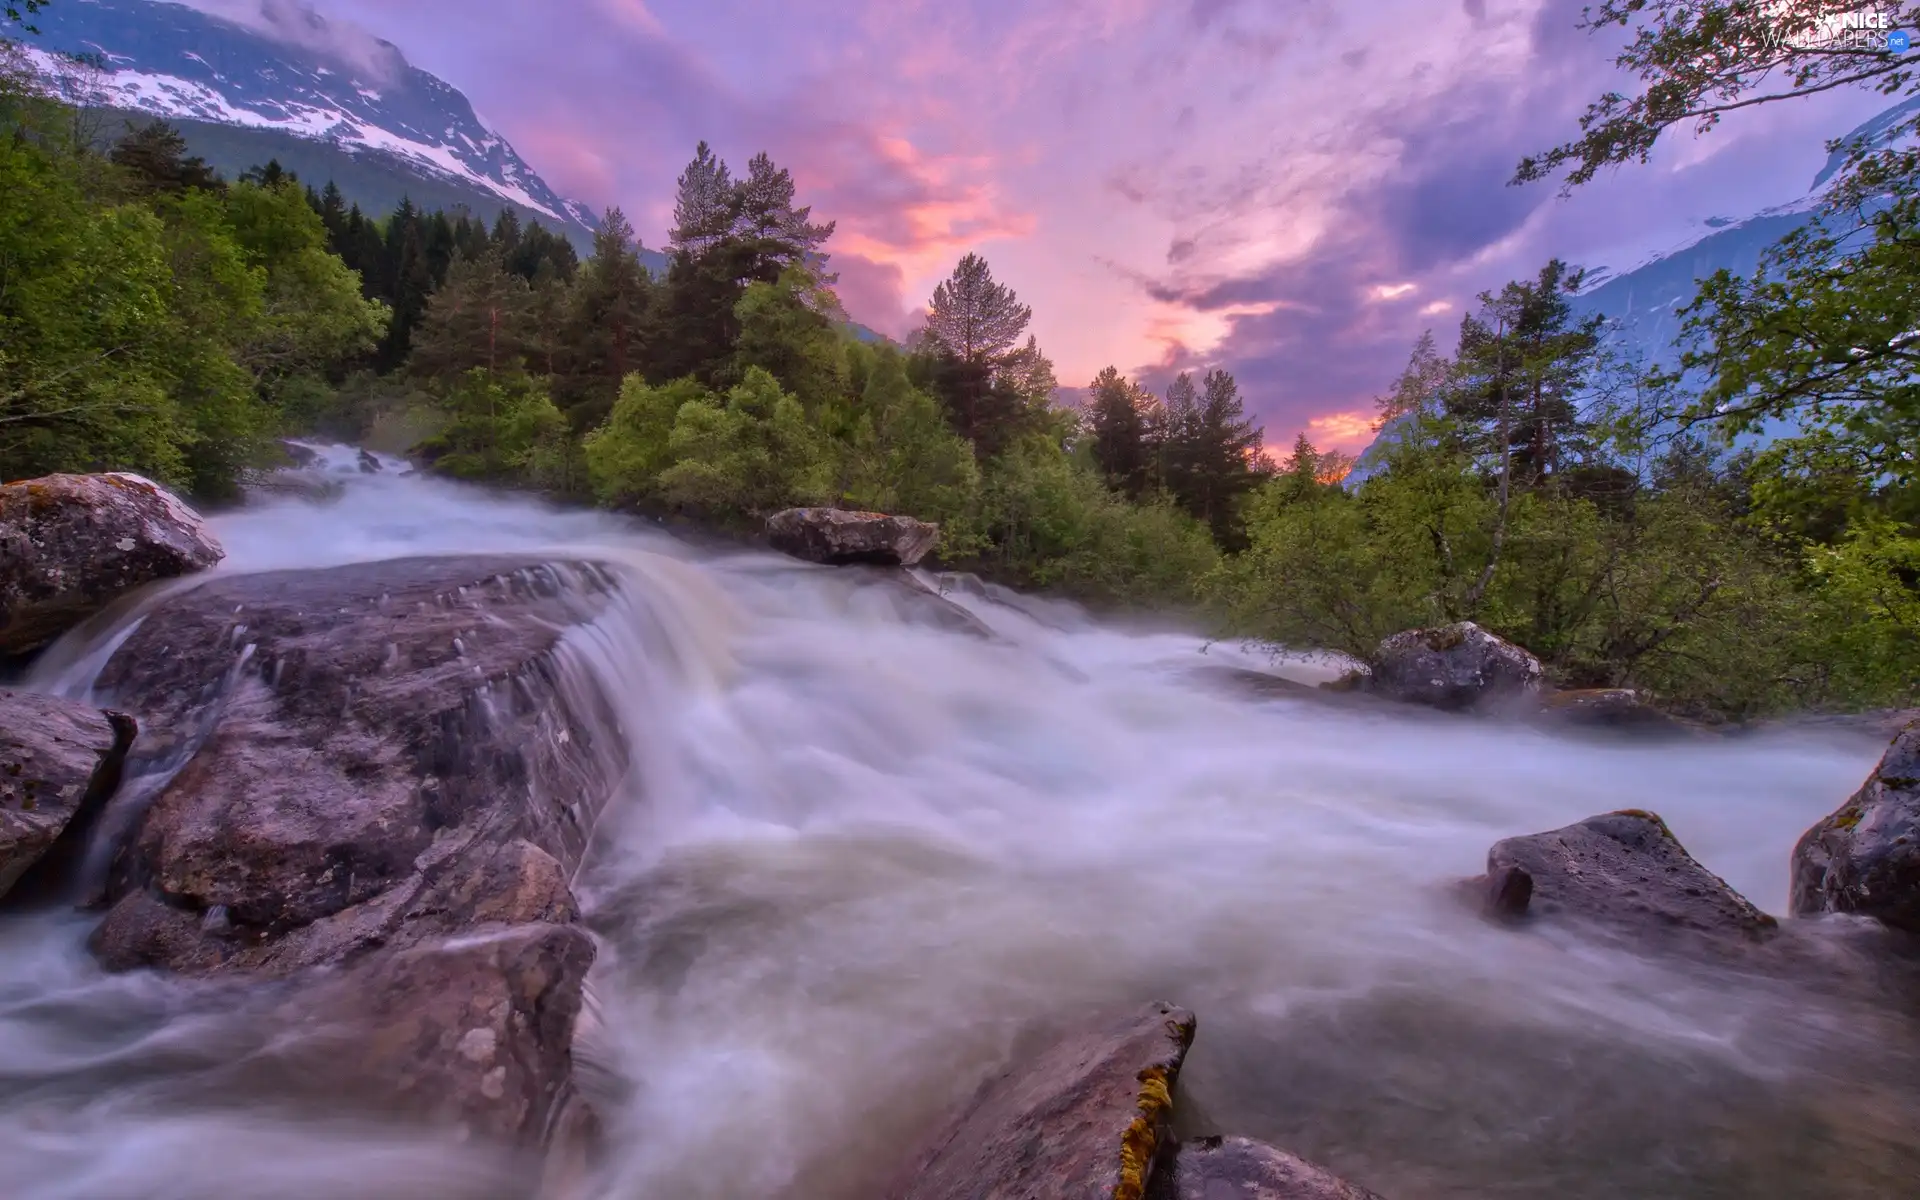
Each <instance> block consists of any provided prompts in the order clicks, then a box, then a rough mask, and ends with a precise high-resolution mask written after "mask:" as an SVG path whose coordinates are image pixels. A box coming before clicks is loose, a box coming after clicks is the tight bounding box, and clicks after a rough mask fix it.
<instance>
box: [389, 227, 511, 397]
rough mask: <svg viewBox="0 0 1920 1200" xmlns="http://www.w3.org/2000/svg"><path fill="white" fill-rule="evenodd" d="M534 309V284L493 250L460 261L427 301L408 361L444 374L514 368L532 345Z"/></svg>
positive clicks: (411, 366) (412, 367)
mask: <svg viewBox="0 0 1920 1200" xmlns="http://www.w3.org/2000/svg"><path fill="white" fill-rule="evenodd" d="M533 307H534V306H533V289H532V287H530V286H529V285H528V283H527V281H526V280H524V279H522V278H520V276H518V275H514V274H512V273H510V272H509V271H508V270H507V269H506V267H505V266H504V265H503V264H502V262H501V260H500V254H499V252H498V251H497V250H492V249H489V250H486V251H483V252H482V253H481V254H480V255H479V257H477V258H461V259H458V260H456V261H455V262H454V264H453V265H452V267H450V268H449V269H448V271H447V279H446V282H445V283H443V284H441V285H440V287H439V288H438V289H436V290H435V291H434V293H433V295H432V297H431V298H429V300H428V301H427V309H426V313H425V314H424V315H423V317H422V318H421V321H420V325H419V328H417V329H416V330H414V333H413V339H412V351H411V354H410V356H409V358H408V364H407V365H408V367H409V369H410V370H412V371H413V372H414V373H416V374H420V375H428V376H438V377H442V378H453V377H457V376H463V375H465V374H466V373H467V372H469V371H473V370H481V371H485V372H486V373H487V374H488V375H497V374H499V373H500V372H502V371H507V370H518V369H519V367H520V366H521V364H522V363H523V361H524V360H525V359H527V358H528V357H529V356H530V355H531V354H532V353H533V351H534V349H535V346H536V341H535V339H536V328H535V325H534V311H533Z"/></svg>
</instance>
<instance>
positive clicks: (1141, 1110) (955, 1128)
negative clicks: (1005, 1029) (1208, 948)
mask: <svg viewBox="0 0 1920 1200" xmlns="http://www.w3.org/2000/svg"><path fill="white" fill-rule="evenodd" d="M1193 1034H1194V1017H1193V1014H1192V1013H1190V1012H1187V1011H1186V1010H1185V1009H1181V1008H1176V1007H1174V1006H1173V1005H1171V1004H1152V1005H1148V1006H1147V1007H1146V1008H1145V1009H1143V1010H1141V1011H1140V1012H1138V1013H1135V1014H1134V1015H1132V1016H1130V1017H1127V1018H1124V1019H1120V1020H1115V1021H1111V1022H1108V1023H1105V1024H1100V1025H1097V1026H1095V1027H1093V1028H1089V1029H1086V1030H1083V1031H1080V1032H1077V1033H1072V1034H1068V1035H1066V1036H1064V1037H1061V1038H1059V1039H1058V1040H1056V1041H1054V1042H1053V1043H1052V1044H1051V1045H1050V1046H1049V1047H1048V1048H1046V1049H1044V1050H1043V1051H1041V1052H1040V1053H1038V1054H1035V1055H1033V1056H1031V1057H1025V1058H1023V1059H1022V1060H1021V1061H1019V1062H1017V1063H1016V1064H1015V1065H1013V1066H1012V1067H1011V1068H1009V1069H1008V1070H1007V1071H1006V1072H1004V1073H1003V1074H1001V1075H999V1076H998V1077H996V1078H994V1079H992V1080H990V1081H988V1082H987V1083H986V1084H985V1085H984V1086H983V1087H981V1088H980V1090H979V1091H978V1092H977V1093H976V1094H975V1095H974V1097H973V1098H972V1099H971V1100H970V1101H969V1102H968V1103H967V1104H966V1105H964V1106H963V1107H962V1108H961V1109H960V1111H959V1112H958V1113H957V1114H956V1115H955V1116H954V1117H953V1118H952V1119H951V1121H950V1122H949V1123H948V1124H947V1126H946V1127H945V1128H944V1129H943V1130H941V1131H940V1132H939V1134H938V1136H937V1137H936V1138H935V1139H934V1140H933V1141H932V1142H931V1143H930V1144H929V1146H928V1148H927V1149H926V1150H925V1151H924V1152H923V1154H922V1155H921V1157H920V1158H919V1160H918V1161H917V1162H916V1163H915V1165H914V1166H913V1168H912V1170H911V1171H910V1172H909V1173H908V1174H907V1175H906V1177H905V1182H903V1183H901V1184H899V1185H897V1186H896V1187H894V1188H893V1189H891V1190H890V1191H889V1192H888V1195H889V1196H890V1197H892V1198H893V1200H975V1198H978V1197H993V1198H994V1200H1059V1198H1062V1197H1088V1198H1089V1200H1091V1198H1093V1197H1099V1198H1100V1200H1141V1198H1142V1197H1143V1196H1144V1195H1145V1191H1146V1186H1147V1182H1148V1180H1149V1179H1150V1178H1151V1177H1152V1173H1153V1169H1154V1165H1155V1162H1156V1160H1157V1159H1158V1157H1159V1155H1160V1154H1161V1152H1162V1150H1163V1148H1164V1147H1165V1146H1166V1145H1167V1143H1168V1141H1169V1134H1168V1121H1169V1118H1170V1116H1171V1111H1172V1106H1173V1100H1172V1090H1173V1087H1174V1085H1175V1083H1176V1081H1177V1080H1178V1078H1179V1074H1180V1065H1181V1063H1182V1061H1184V1059H1185V1057H1186V1052H1187V1047H1188V1046H1189V1045H1190V1044H1191V1043H1192V1041H1193Z"/></svg>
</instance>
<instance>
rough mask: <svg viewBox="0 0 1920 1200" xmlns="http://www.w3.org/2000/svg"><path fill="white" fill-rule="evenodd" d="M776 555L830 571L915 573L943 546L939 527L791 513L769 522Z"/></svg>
mask: <svg viewBox="0 0 1920 1200" xmlns="http://www.w3.org/2000/svg"><path fill="white" fill-rule="evenodd" d="M767 540H768V542H769V543H770V544H771V545H772V546H773V548H774V549H775V550H778V551H780V552H781V553H782V554H790V555H792V556H793V557H795V558H801V559H805V560H806V561H808V562H812V563H823V564H825V565H828V566H843V565H846V564H850V563H866V564H870V565H873V566H884V567H911V566H913V565H914V564H915V563H918V562H919V561H920V560H921V559H923V558H925V557H926V556H927V553H928V552H929V551H930V550H932V549H933V547H934V544H935V543H937V542H938V541H939V540H940V527H939V526H938V525H933V524H930V523H928V522H926V521H916V520H914V519H913V518H912V517H898V516H889V515H887V514H885V513H872V512H852V511H849V510H847V509H842V508H789V509H786V510H785V511H783V512H777V513H775V514H773V516H771V517H769V518H767Z"/></svg>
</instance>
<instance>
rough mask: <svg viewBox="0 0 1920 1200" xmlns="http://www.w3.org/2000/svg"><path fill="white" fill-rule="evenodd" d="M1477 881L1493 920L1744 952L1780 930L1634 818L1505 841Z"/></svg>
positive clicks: (1612, 817) (1649, 824)
mask: <svg viewBox="0 0 1920 1200" xmlns="http://www.w3.org/2000/svg"><path fill="white" fill-rule="evenodd" d="M1474 882H1475V885H1476V887H1477V888H1478V889H1480V891H1479V894H1480V896H1481V903H1482V906H1483V908H1484V910H1485V911H1487V912H1488V913H1490V914H1493V915H1498V916H1502V917H1507V918H1517V917H1521V916H1528V917H1533V918H1547V919H1564V920H1571V921H1579V922H1584V923H1588V924H1591V925H1595V926H1599V927H1603V928H1606V929H1608V930H1610V931H1612V932H1614V933H1618V934H1623V935H1627V936H1629V937H1636V938H1642V939H1647V940H1652V941H1664V940H1669V939H1672V938H1674V937H1676V936H1678V937H1688V938H1694V939H1702V940H1707V941H1712V942H1718V943H1722V944H1727V945H1745V944H1751V943H1753V942H1756V941H1759V940H1762V939H1765V938H1767V937H1768V936H1770V935H1771V934H1772V933H1774V932H1775V930H1776V929H1777V928H1778V922H1776V921H1775V920H1774V919H1773V918H1772V917H1770V916H1768V915H1767V914H1766V913H1763V912H1761V911H1760V910H1759V909H1757V908H1755V907H1754V906H1753V905H1752V904H1751V903H1749V902H1748V901H1747V899H1746V897H1744V896H1742V895H1740V893H1738V892H1736V891H1734V890H1733V889H1732V888H1731V887H1728V886H1727V884H1726V882H1725V881H1724V880H1722V879H1721V878H1720V877H1719V876H1717V875H1715V874H1714V873H1713V872H1711V871H1709V870H1707V869H1706V868H1705V867H1703V866H1701V865H1700V864H1699V863H1698V862H1696V861H1695V860H1694V858H1693V856H1692V855H1691V854H1688V853H1687V851H1686V847H1684V846H1682V845H1681V844H1680V841H1679V839H1677V838H1675V837H1674V836H1673V831H1672V830H1670V829H1668V828H1667V824H1666V822H1665V821H1662V820H1661V819H1660V818H1659V817H1657V816H1655V815H1654V814H1653V813H1649V812H1641V811H1638V810H1628V811H1624V812H1615V813H1606V814H1604V815H1601V816H1597V817H1588V818H1587V819H1586V820H1584V821H1580V822H1578V823H1576V824H1573V825H1569V826H1567V827H1566V828H1564V829H1555V830H1552V831H1550V832H1547V833H1535V834H1529V835H1527V836H1525V837H1514V838H1508V839H1506V840H1505V841H1503V842H1499V843H1497V844H1495V845H1494V847H1493V849H1492V850H1490V851H1489V852H1488V853H1487V874H1486V875H1485V876H1483V877H1481V879H1479V880H1476V881H1474Z"/></svg>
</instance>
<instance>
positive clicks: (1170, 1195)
mask: <svg viewBox="0 0 1920 1200" xmlns="http://www.w3.org/2000/svg"><path fill="white" fill-rule="evenodd" d="M1147 1200H1380V1197H1379V1196H1377V1195H1375V1194H1374V1193H1373V1192H1370V1191H1368V1190H1367V1189H1365V1188H1363V1187H1358V1186H1355V1185H1354V1184H1351V1183H1348V1182H1347V1181H1345V1180H1344V1179H1341V1178H1339V1177H1338V1176H1336V1175H1334V1174H1333V1173H1332V1172H1330V1171H1327V1170H1325V1169H1324V1168H1321V1167H1317V1166H1314V1165H1313V1164H1312V1163H1310V1162H1308V1161H1306V1160H1305V1159H1303V1158H1296V1157H1295V1156H1293V1155H1291V1154H1288V1153H1287V1152H1286V1151H1284V1150H1276V1149H1274V1148H1273V1147H1272V1146H1269V1145H1266V1144H1265V1143H1264V1142H1256V1141H1253V1140H1251V1139H1249V1138H1239V1137H1231V1138H1219V1137H1210V1138H1198V1139H1194V1140H1191V1141H1183V1142H1181V1143H1180V1144H1179V1145H1178V1146H1176V1147H1174V1149H1173V1153H1172V1154H1171V1155H1169V1156H1168V1157H1167V1158H1166V1160H1165V1164H1164V1165H1163V1166H1162V1167H1161V1169H1160V1170H1159V1171H1157V1172H1156V1173H1155V1175H1154V1179H1153V1186H1152V1188H1151V1189H1150V1190H1149V1191H1148V1193H1147Z"/></svg>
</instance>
